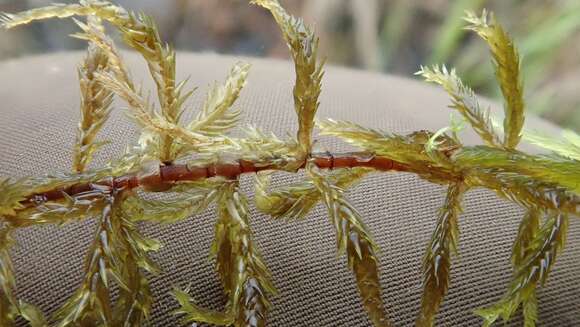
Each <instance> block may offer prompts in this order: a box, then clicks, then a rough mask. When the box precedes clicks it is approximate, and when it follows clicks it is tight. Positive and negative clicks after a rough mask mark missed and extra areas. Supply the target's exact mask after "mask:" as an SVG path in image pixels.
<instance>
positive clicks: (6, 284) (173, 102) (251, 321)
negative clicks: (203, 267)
mask: <svg viewBox="0 0 580 327" xmlns="http://www.w3.org/2000/svg"><path fill="white" fill-rule="evenodd" d="M252 3H253V4H256V5H258V6H261V7H264V8H266V9H267V10H269V11H270V12H271V14H272V15H273V17H274V19H275V20H276V22H277V23H278V25H279V26H280V28H281V31H282V35H283V37H284V39H285V40H286V42H287V43H288V47H289V49H290V53H291V55H292V59H293V61H294V64H295V72H296V82H295V86H294V90H293V95H294V104H295V111H296V115H297V118H298V126H299V127H298V131H297V133H296V137H295V138H291V137H289V138H286V139H281V138H278V137H277V136H275V135H273V134H271V133H268V132H264V131H262V130H260V129H258V128H252V127H248V128H246V129H245V132H246V136H245V137H232V136H228V131H229V130H230V129H231V128H232V127H234V126H236V124H237V123H238V120H239V117H240V111H238V110H234V109H233V108H232V106H233V104H234V103H235V102H236V99H237V98H238V96H239V94H240V92H241V91H242V89H243V87H244V85H245V83H246V77H247V74H248V71H249V69H250V67H249V65H247V64H243V63H239V64H236V65H235V66H234V67H233V68H231V70H230V73H229V76H228V77H227V79H226V81H225V82H224V83H223V84H216V85H214V86H213V87H212V88H211V89H210V91H209V92H208V94H207V97H206V100H205V102H204V104H203V107H202V108H201V109H200V111H199V112H198V114H197V115H195V118H194V119H192V120H191V121H184V119H183V118H182V117H183V115H182V114H183V111H184V108H185V105H184V103H185V102H186V101H187V99H188V98H189V97H190V95H191V93H192V91H191V90H188V86H187V83H186V81H177V80H176V77H175V76H176V74H175V72H176V61H175V51H174V50H173V49H172V48H171V47H170V46H169V45H167V44H165V43H163V41H162V40H161V37H160V36H159V33H158V32H157V28H156V26H155V24H154V22H153V20H152V19H151V18H150V17H148V16H146V15H144V14H135V13H130V12H127V11H125V10H124V9H123V8H121V7H119V6H117V5H115V4H113V3H110V2H108V1H100V0H81V1H80V2H79V3H76V4H55V5H51V6H48V7H44V8H38V9H33V10H30V11H26V12H22V13H19V14H3V16H2V25H3V27H4V28H14V27H17V26H19V25H25V24H28V23H31V22H34V21H37V20H43V19H49V18H69V17H71V18H74V17H76V18H74V19H75V22H76V23H77V25H78V26H79V27H80V32H79V33H78V34H75V35H74V37H77V38H80V39H83V40H86V41H87V42H88V43H89V50H88V54H87V56H86V58H85V59H84V62H83V63H82V65H81V66H80V68H79V82H80V85H81V88H80V89H81V105H80V110H81V121H80V123H79V128H78V136H77V141H76V145H75V147H74V151H73V169H72V170H73V172H71V173H56V174H52V175H50V176H46V177H30V178H23V179H13V178H10V177H5V178H1V179H0V217H1V219H2V226H3V228H2V230H0V325H2V326H10V325H14V324H15V321H16V319H17V318H18V317H21V318H23V319H25V320H27V321H29V322H30V324H31V325H33V326H46V325H49V324H54V325H56V326H77V325H78V326H89V325H90V326H93V325H99V326H101V325H102V326H139V325H142V324H146V323H147V321H148V318H149V314H150V311H151V307H152V306H153V305H154V304H155V301H154V299H153V297H152V295H151V290H150V286H149V281H148V279H147V276H148V274H158V273H160V271H159V269H158V268H157V266H156V264H155V262H153V261H152V260H151V258H150V257H149V256H148V253H149V252H151V251H155V250H157V249H158V248H159V246H160V244H159V243H158V242H157V241H155V240H152V239H148V238H146V237H145V236H143V235H141V233H140V232H139V229H138V228H137V225H136V223H137V222H141V221H147V222H150V223H172V222H176V221H179V220H183V219H188V218H189V217H191V216H192V215H195V214H196V213H199V212H201V211H202V210H205V208H206V207H208V206H209V205H210V204H212V203H215V204H216V208H217V221H216V225H215V238H214V243H213V245H212V251H211V253H212V256H214V257H215V260H216V270H217V273H218V274H219V276H220V278H221V281H222V284H223V287H224V291H225V295H226V296H227V304H226V307H225V310H224V311H223V312H213V311H211V310H208V309H205V308H201V307H198V306H197V305H196V304H195V303H194V301H193V300H192V298H191V297H190V295H189V294H188V292H187V291H184V290H180V289H178V288H175V289H174V290H173V295H174V296H175V299H176V301H177V302H178V303H179V305H180V308H179V309H178V310H177V311H176V312H175V314H178V315H180V316H182V318H183V320H182V321H183V323H184V324H189V323H194V322H205V323H211V324H215V325H223V326H230V325H233V326H265V325H266V319H267V317H268V310H269V309H270V307H271V302H270V299H271V298H272V297H273V296H275V295H277V294H276V291H275V288H274V285H272V283H271V282H270V272H269V270H268V268H267V258H262V256H261V254H260V251H259V250H258V249H257V247H256V245H255V243H254V241H253V233H252V229H251V225H250V223H251V217H250V214H249V209H248V200H247V198H246V196H245V195H244V194H242V192H241V190H240V188H239V181H238V178H239V177H240V175H242V174H254V175H255V176H256V178H255V188H256V192H255V199H254V200H255V204H256V207H257V208H258V209H259V210H260V211H262V212H264V213H266V214H268V215H271V216H272V217H273V218H282V217H283V218H287V219H293V218H301V217H305V216H306V215H307V214H308V212H309V210H310V209H312V208H313V207H314V206H315V205H316V204H317V203H319V202H321V203H323V204H324V205H325V206H326V208H327V209H328V217H329V221H330V223H331V224H332V225H333V226H334V229H335V230H336V239H337V249H338V252H339V253H344V254H346V256H347V259H348V260H347V262H348V266H349V268H350V269H351V270H352V272H353V274H354V276H355V279H356V282H357V286H358V288H359V291H360V295H361V304H362V306H363V307H364V308H365V309H366V311H367V312H368V315H369V320H370V321H372V323H373V324H374V325H375V326H391V323H390V319H389V317H391V318H392V317H395V316H396V314H397V313H396V312H389V310H388V309H389V303H383V300H382V296H381V293H382V291H383V289H382V287H381V286H380V284H379V271H378V268H377V267H378V260H379V259H378V258H377V256H376V253H377V250H378V249H377V246H376V244H375V243H374V242H373V240H372V237H371V235H370V232H369V231H368V229H367V228H366V227H365V225H364V222H363V217H361V215H360V214H359V213H358V211H357V210H356V209H355V208H354V207H353V205H352V204H351V203H350V202H349V201H348V199H347V198H346V196H345V192H344V191H345V190H346V189H347V188H348V187H349V186H351V185H352V184H354V183H356V182H357V181H358V180H360V179H362V178H364V177H365V175H366V174H367V173H369V172H372V171H383V172H386V171H404V172H410V173H415V174H417V175H419V176H420V177H421V178H423V179H425V180H427V181H429V182H432V183H437V184H443V185H447V186H448V189H447V195H446V198H445V201H444V204H443V206H442V207H441V209H440V211H439V215H438V217H437V220H436V223H435V224H434V231H433V234H432V237H431V240H430V241H429V243H428V246H427V250H426V254H425V257H424V259H423V289H424V291H423V296H422V299H421V308H420V311H419V312H418V313H417V319H416V324H417V325H418V326H432V325H433V324H434V318H435V315H436V313H437V311H438V310H439V307H440V306H441V303H442V301H443V298H444V296H445V294H446V293H447V290H448V287H449V283H450V277H449V276H450V270H451V263H452V259H453V256H454V255H455V254H456V253H457V249H458V242H459V223H460V215H461V211H462V209H461V204H462V199H463V197H464V194H465V193H466V191H467V190H469V189H471V188H476V187H483V188H487V189H490V190H493V191H495V192H496V193H497V194H498V195H500V196H502V197H504V198H507V199H508V200H510V201H513V202H515V203H517V204H519V205H521V206H522V207H524V208H525V209H526V214H525V215H524V217H522V220H521V224H520V227H519V230H518V233H517V237H516V239H515V241H514V245H513V253H512V257H511V264H512V266H513V271H514V273H513V278H512V282H511V283H510V284H509V286H508V290H507V291H506V293H505V295H504V296H503V297H502V298H501V299H499V300H498V302H497V303H496V304H494V305H492V306H490V307H488V308H481V309H476V310H475V313H476V314H477V315H479V316H481V317H482V318H483V324H484V325H486V326H487V325H491V324H492V323H493V322H494V321H496V320H497V319H499V318H502V319H503V320H506V321H507V320H509V319H510V317H511V316H512V315H513V314H514V313H515V311H516V310H517V309H518V308H519V307H520V306H521V307H522V308H523V311H522V312H523V315H524V321H525V325H526V326H534V325H535V324H536V321H537V319H538V318H537V317H538V315H537V310H538V300H537V297H536V288H537V286H538V285H541V284H543V283H544V282H545V281H546V279H547V278H548V274H549V273H550V270H551V268H552V266H553V265H554V262H555V260H556V257H557V255H558V254H559V253H560V252H561V251H562V250H563V247H564V244H565V239H566V232H567V226H568V219H569V217H570V216H578V208H579V203H580V202H579V194H580V137H579V136H577V135H576V134H574V133H572V132H566V133H565V134H563V138H561V139H555V138H554V139H552V138H549V137H545V136H540V135H525V134H524V133H523V131H522V128H523V125H524V107H525V104H524V100H523V99H524V95H523V83H522V78H521V76H520V59H519V56H518V52H517V50H516V47H515V46H514V42H513V41H512V40H511V39H510V37H509V35H508V34H507V32H506V31H505V30H504V29H503V28H502V27H501V25H500V24H498V23H497V22H496V21H495V19H494V18H493V15H490V14H488V13H486V12H485V11H484V12H483V14H482V15H481V16H476V15H474V14H472V13H468V14H467V15H466V18H465V19H466V21H467V22H468V23H469V25H468V26H467V28H468V29H470V30H473V31H475V32H476V33H477V34H478V35H480V36H481V37H482V38H483V39H484V40H485V41H486V42H487V43H488V45H489V48H490V52H491V54H492V57H493V61H494V63H495V66H496V78H497V80H498V83H499V86H500V89H501V91H502V93H503V96H504V98H505V106H504V110H505V119H504V122H503V127H501V126H495V125H494V122H493V119H492V118H491V117H490V114H489V112H488V110H486V109H484V108H482V106H481V105H480V104H479V103H478V99H477V97H476V95H475V94H474V92H473V91H472V90H471V89H469V88H468V87H467V86H465V85H464V84H463V83H462V81H461V80H460V79H459V77H458V76H457V74H456V72H455V71H454V70H449V69H447V68H446V67H445V66H434V67H421V70H420V71H419V72H418V74H419V75H421V76H423V77H424V78H425V80H427V81H429V82H433V83H436V84H439V85H441V86H442V87H443V88H444V89H445V91H447V93H449V95H450V97H451V108H452V109H454V110H455V111H457V113H459V115H460V116H461V117H462V118H463V120H464V121H466V122H467V123H468V124H469V125H471V126H472V128H473V129H474V130H475V132H476V133H477V134H478V135H479V136H480V137H481V140H482V141H483V145H477V146H465V145H463V144H462V143H461V140H460V138H459V137H458V135H457V134H458V133H457V132H458V130H459V127H458V124H457V123H455V122H453V123H452V124H451V126H450V127H449V128H446V129H443V130H440V131H437V132H435V133H432V132H428V131H417V132H414V133H411V134H409V135H397V134H393V133H389V132H385V131H380V130H374V129H369V128H365V127H362V126H359V125H356V124H354V123H350V122H345V121H335V120H332V119H326V120H319V121H316V120H315V116H316V111H317V109H318V106H319V95H320V91H321V87H322V82H323V66H324V61H323V60H320V59H319V57H318V52H317V49H318V39H317V37H316V36H315V35H314V33H313V32H312V30H311V29H310V28H309V27H308V26H307V25H305V24H304V22H303V21H302V20H301V19H299V18H295V17H293V16H291V15H289V14H288V13H287V12H286V11H285V10H284V8H283V7H282V6H281V5H280V4H279V3H278V1H277V0H254V1H252ZM80 17H85V18H86V21H80V20H77V19H79V18H80ZM103 21H105V22H108V23H110V24H111V25H112V26H114V27H115V28H117V29H118V30H119V32H120V34H121V36H122V39H123V41H124V42H125V43H126V44H127V45H128V46H129V47H131V48H132V49H134V50H136V51H137V52H138V53H139V54H141V55H142V56H143V58H144V59H145V60H146V62H147V67H148V69H149V72H150V74H151V77H152V78H153V81H154V82H155V86H156V89H157V90H156V91H157V92H156V94H157V97H158V101H156V103H158V105H155V104H154V103H152V102H150V101H148V99H147V97H145V96H144V94H143V91H142V90H141V88H140V87H139V86H137V85H135V83H134V82H133V80H132V79H131V76H130V73H129V71H128V70H127V68H126V67H125V66H124V64H123V60H122V58H121V57H120V55H119V52H118V51H117V50H116V47H115V45H114V43H113V41H112V40H111V39H110V38H109V37H108V36H107V34H106V31H105V28H104V27H103ZM114 96H116V97H119V98H120V99H122V100H124V101H125V102H126V103H127V105H128V111H129V113H130V115H131V117H132V118H134V120H135V122H136V123H137V124H138V125H139V126H140V128H141V136H140V138H139V142H138V143H137V144H136V145H135V146H134V147H133V148H131V149H129V150H128V151H127V152H126V153H125V154H124V155H123V156H121V157H120V158H118V159H116V160H114V161H112V162H110V163H109V164H108V165H106V166H105V167H102V168H98V169H92V170H87V169H86V167H87V165H88V163H89V162H90V161H91V158H92V155H93V154H94V153H95V151H98V149H99V147H100V146H101V145H102V144H103V142H100V141H97V139H98V133H99V132H100V130H101V128H102V126H103V125H104V124H105V122H106V120H107V118H108V116H109V114H110V111H111V107H112V98H113V97H114ZM315 126H317V127H318V128H319V131H320V132H319V135H327V136H333V137H337V138H340V139H342V140H345V141H346V142H349V143H351V144H352V145H354V146H356V147H358V148H360V151H359V152H353V153H321V152H315V151H314V150H313V144H314V141H313V138H314V134H313V130H314V128H315ZM502 130H503V136H502V135H501V133H502ZM522 137H527V138H528V139H529V140H530V141H531V142H532V143H535V144H537V145H540V146H542V147H544V148H546V149H548V150H550V151H551V153H550V154H545V155H531V154H527V153H524V152H522V151H520V150H518V149H517V145H518V143H519V142H520V140H521V139H522ZM301 169H304V170H306V178H305V180H304V181H301V182H298V183H296V184H293V185H288V186H283V187H280V188H278V189H274V190H272V189H271V187H270V175H271V173H273V172H275V171H286V172H297V171H298V170H301ZM136 189H141V190H142V191H144V192H169V191H170V192H172V194H174V196H173V197H172V198H170V199H166V200H150V199H148V198H147V197H144V196H143V195H142V193H138V192H134V190H136ZM80 219H95V220H96V221H97V224H96V231H95V238H94V241H93V242H92V244H91V245H90V249H89V251H88V254H87V258H86V263H87V264H86V266H85V270H84V277H83V280H82V282H81V284H80V285H79V286H78V288H77V290H76V292H75V293H74V294H73V295H72V296H71V297H70V298H69V299H68V300H67V301H66V302H65V303H63V304H62V306H61V308H60V309H59V310H57V312H55V313H52V317H51V318H45V316H44V313H42V312H41V311H40V310H39V309H37V308H36V307H35V306H34V305H32V304H28V303H24V302H23V301H20V300H18V299H17V298H16V295H15V294H16V293H15V289H16V287H17V285H16V283H15V278H14V271H13V267H12V263H11V259H10V248H11V246H12V245H13V243H14V242H13V239H12V235H13V234H14V233H15V232H16V231H17V230H19V229H22V228H25V227H28V226H33V225H43V224H63V223H66V222H70V221H73V220H80ZM391 255H396V254H391ZM112 284H115V285H116V286H117V287H118V289H119V295H118V298H116V300H115V301H113V298H112V295H111V289H112V288H111V287H112ZM280 296H284V294H281V295H280ZM474 309H475V308H474Z"/></svg>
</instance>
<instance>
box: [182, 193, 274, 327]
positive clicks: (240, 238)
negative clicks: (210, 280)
mask: <svg viewBox="0 0 580 327" xmlns="http://www.w3.org/2000/svg"><path fill="white" fill-rule="evenodd" d="M223 187H224V192H223V193H222V195H221V196H220V198H219V199H218V216H219V219H218V222H217V223H216V227H215V239H214V243H213V245H212V254H213V255H214V256H215V257H216V261H217V271H218V274H219V275H220V277H221V279H222V284H223V286H224V289H225V293H226V295H227V296H228V303H227V304H226V310H225V312H224V313H219V312H212V311H208V310H205V309H199V308H197V307H196V306H194V305H193V304H192V303H191V299H189V298H188V296H187V293H185V292H182V291H179V290H178V291H177V292H175V293H174V295H175V296H176V298H177V300H178V301H179V302H180V304H181V308H180V309H179V310H178V311H177V312H176V313H177V314H180V315H181V314H184V315H185V317H184V318H183V323H191V322H206V323H210V324H216V325H220V326H230V325H233V326H236V327H241V326H265V324H266V317H267V311H268V309H269V307H270V302H269V300H268V297H269V295H270V294H273V293H275V290H274V287H273V286H272V284H271V283H270V281H269V279H270V273H269V271H268V269H267V268H266V265H265V264H264V262H263V261H262V258H261V257H260V254H259V252H258V251H257V249H256V248H255V245H254V243H253V241H252V233H251V230H250V228H249V225H248V223H249V221H248V217H249V213H248V207H247V202H246V199H245V198H244V197H243V195H241V194H240V193H239V190H238V186H237V183H226V184H225V185H224V186H223Z"/></svg>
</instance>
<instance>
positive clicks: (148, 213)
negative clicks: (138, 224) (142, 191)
mask: <svg viewBox="0 0 580 327" xmlns="http://www.w3.org/2000/svg"><path fill="white" fill-rule="evenodd" d="M219 187H220V183H219V182H214V181H203V182H197V183H184V184H180V185H177V186H175V187H173V188H171V191H172V192H175V193H176V195H175V196H172V197H171V198H169V199H165V200H152V199H147V198H145V197H143V196H140V195H139V194H133V195H132V196H130V197H128V198H127V199H126V200H125V201H123V204H122V206H123V208H124V210H125V211H126V212H129V213H130V214H131V220H132V221H151V222H159V223H174V222H177V221H180V220H184V219H187V218H189V217H191V216H193V215H195V214H199V213H201V212H202V211H204V210H205V209H206V208H207V207H208V206H209V205H210V204H211V203H212V202H213V201H214V200H215V198H216V196H217V195H218V193H219Z"/></svg>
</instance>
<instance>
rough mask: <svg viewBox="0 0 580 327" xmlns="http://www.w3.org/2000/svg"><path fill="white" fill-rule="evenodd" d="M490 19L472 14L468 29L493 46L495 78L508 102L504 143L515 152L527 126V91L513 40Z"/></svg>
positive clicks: (468, 18)
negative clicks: (525, 116)
mask: <svg viewBox="0 0 580 327" xmlns="http://www.w3.org/2000/svg"><path fill="white" fill-rule="evenodd" d="M490 16H491V17H488V14H487V12H486V11H485V10H484V11H483V13H482V14H481V16H480V17H478V16H476V15H475V14H474V13H472V12H468V13H467V16H466V17H465V20H466V21H467V22H468V23H470V25H469V26H467V29H470V30H473V31H475V32H476V33H477V34H478V35H479V36H480V37H481V38H483V39H484V40H485V41H486V42H487V44H488V45H489V48H490V51H491V55H492V56H493V60H494V62H495V75H496V79H497V81H498V83H499V86H500V89H501V92H502V94H503V97H504V99H505V108H504V112H505V119H504V123H503V129H504V141H503V144H504V145H505V146H506V147H507V148H509V149H514V148H515V147H516V146H517V145H518V143H519V142H520V139H521V137H522V128H523V126H524V95H523V94H524V92H523V86H522V81H521V76H520V57H519V54H518V51H517V49H516V47H515V46H514V43H513V41H512V39H511V38H510V37H509V35H508V34H507V32H506V31H505V30H504V29H503V27H502V26H501V25H500V24H498V23H497V22H496V21H495V17H494V16H493V14H491V15H490Z"/></svg>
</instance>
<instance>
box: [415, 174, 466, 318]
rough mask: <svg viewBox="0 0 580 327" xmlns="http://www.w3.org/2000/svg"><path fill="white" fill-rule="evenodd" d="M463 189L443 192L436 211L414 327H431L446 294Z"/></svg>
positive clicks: (457, 238) (458, 188)
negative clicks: (444, 194) (419, 310)
mask: <svg viewBox="0 0 580 327" xmlns="http://www.w3.org/2000/svg"><path fill="white" fill-rule="evenodd" d="M465 191H466V187H465V185H463V184H452V185H450V186H449V188H448V190H447V197H446V198H445V204H444V205H443V207H442V208H441V210H440V213H439V218H438V220H437V225H436V226H435V230H434V231H433V235H432V236H431V241H430V242H429V246H428V247H427V253H426V254H425V257H424V259H423V297H422V300H421V312H420V313H419V316H418V317H417V325H418V326H433V324H434V320H435V314H436V313H437V312H438V311H439V306H440V305H441V303H442V302H443V298H444V297H445V295H446V294H447V289H448V288H449V273H450V270H451V256H452V255H453V254H457V244H458V241H459V222H458V218H459V215H460V214H461V211H462V209H461V202H462V199H463V194H464V193H465Z"/></svg>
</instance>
